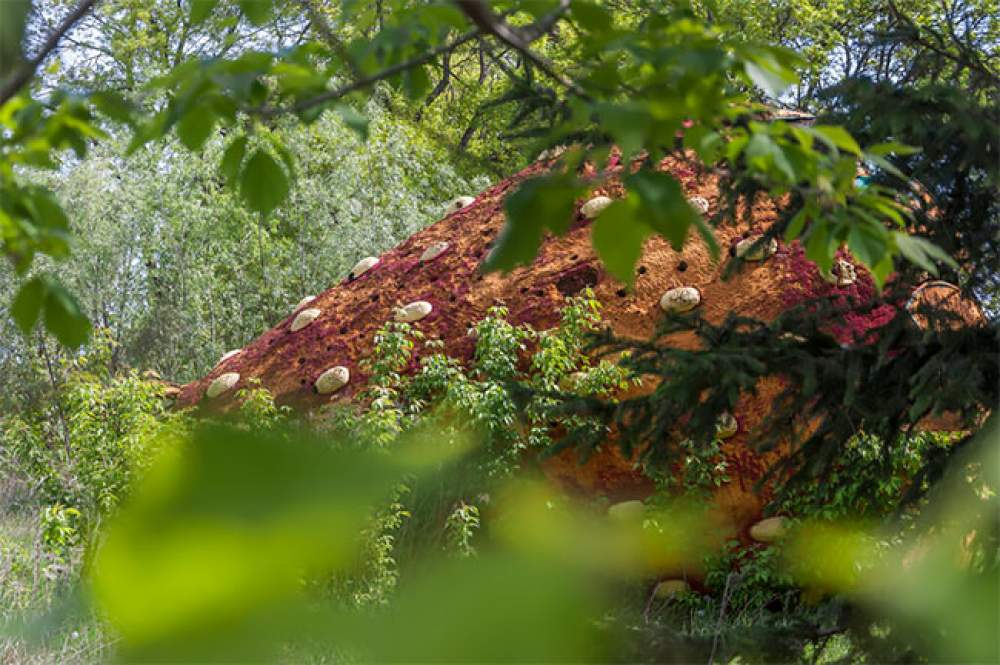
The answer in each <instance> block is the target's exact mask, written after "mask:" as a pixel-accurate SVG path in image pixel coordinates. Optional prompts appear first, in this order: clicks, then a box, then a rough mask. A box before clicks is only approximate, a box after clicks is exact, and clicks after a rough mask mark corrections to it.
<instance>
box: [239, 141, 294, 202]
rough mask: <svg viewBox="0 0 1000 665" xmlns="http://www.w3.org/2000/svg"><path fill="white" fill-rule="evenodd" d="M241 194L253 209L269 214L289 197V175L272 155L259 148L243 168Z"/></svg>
mask: <svg viewBox="0 0 1000 665" xmlns="http://www.w3.org/2000/svg"><path fill="white" fill-rule="evenodd" d="M240 194H241V195H242V196H243V199H244V200H245V201H246V202H247V205H249V206H250V208H251V209H252V210H256V211H257V212H260V213H261V214H263V215H268V214H270V212H271V211H272V210H274V209H275V208H277V207H278V206H279V205H281V203H282V202H283V201H284V200H285V199H286V198H287V197H288V177H287V176H286V175H285V172H284V171H283V170H282V168H281V166H279V165H278V163H277V162H276V161H274V158H273V157H272V156H271V155H269V154H268V153H267V152H265V151H263V150H257V151H256V152H254V154H253V155H252V156H251V157H250V160H249V161H247V164H246V166H245V167H244V169H243V175H242V177H241V178H240Z"/></svg>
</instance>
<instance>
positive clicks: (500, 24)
mask: <svg viewBox="0 0 1000 665" xmlns="http://www.w3.org/2000/svg"><path fill="white" fill-rule="evenodd" d="M455 4H457V5H458V7H459V8H460V9H461V10H462V11H463V12H465V15H466V16H468V17H469V20H471V21H472V22H473V23H474V24H475V25H477V26H479V29H480V30H482V31H483V32H485V33H488V34H491V35H493V36H494V37H496V38H497V39H499V40H500V41H502V42H503V43H505V44H507V45H508V46H510V47H512V48H514V49H516V50H517V51H519V52H520V53H521V54H522V55H523V56H524V57H525V58H526V59H527V60H528V61H529V62H531V64H533V65H534V66H535V67H537V68H538V69H540V70H541V71H542V72H544V73H545V75H547V76H548V77H549V78H551V79H553V80H555V81H557V82H558V83H559V84H560V85H562V86H563V87H564V88H566V89H567V90H569V91H570V92H572V93H573V94H574V95H576V96H577V97H581V98H583V99H590V95H588V94H587V92H586V91H585V90H584V89H583V88H581V87H580V86H579V85H578V84H577V83H576V82H575V81H573V80H571V79H569V78H567V77H566V76H565V75H563V74H562V73H560V72H558V71H556V68H555V66H554V65H553V64H552V63H551V62H549V61H548V60H547V59H546V58H544V57H542V56H540V55H539V54H537V53H535V52H534V51H532V50H531V42H532V41H534V40H536V39H538V38H539V37H541V36H542V35H544V34H545V33H546V32H548V31H549V30H550V29H551V28H552V26H553V25H555V23H556V21H557V20H558V19H559V17H560V16H562V14H563V13H565V11H566V10H567V9H568V8H569V0H560V2H559V6H558V7H557V8H556V9H555V10H553V11H552V12H551V13H549V14H548V15H546V16H545V17H543V18H541V19H539V20H538V21H537V22H536V23H533V24H532V25H529V26H528V27H526V28H522V29H518V28H514V27H513V26H511V25H510V24H509V23H507V22H506V21H504V20H503V18H502V17H500V16H498V15H497V14H496V13H494V12H493V10H492V9H491V8H490V6H489V5H488V4H487V3H486V2H484V1H483V0H455Z"/></svg>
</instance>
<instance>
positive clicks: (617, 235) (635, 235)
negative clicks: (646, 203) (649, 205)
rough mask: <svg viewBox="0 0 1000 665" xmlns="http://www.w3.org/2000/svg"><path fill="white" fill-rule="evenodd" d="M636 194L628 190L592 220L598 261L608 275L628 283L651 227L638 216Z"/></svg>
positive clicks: (633, 274) (632, 278)
mask: <svg viewBox="0 0 1000 665" xmlns="http://www.w3.org/2000/svg"><path fill="white" fill-rule="evenodd" d="M638 210H639V201H638V197H636V196H635V195H634V194H630V195H629V197H628V198H627V199H625V200H622V201H615V202H614V203H612V204H611V205H609V206H608V207H607V208H605V209H604V210H603V211H601V214H600V216H599V217H598V218H597V220H596V221H595V222H594V228H593V230H592V232H591V233H592V238H593V243H594V248H595V249H596V250H597V253H598V255H599V256H600V257H601V262H602V263H603V264H604V267H605V268H607V269H608V272H610V273H611V274H612V275H614V276H615V277H617V278H618V279H619V280H621V281H622V282H625V283H626V284H629V285H631V284H632V282H633V280H634V277H635V270H634V269H635V264H636V262H638V260H639V257H640V256H641V255H642V245H643V243H644V242H645V241H646V238H648V237H649V235H650V233H652V229H651V228H649V226H648V225H646V224H644V223H643V222H642V221H640V219H639V218H638V215H637V213H638Z"/></svg>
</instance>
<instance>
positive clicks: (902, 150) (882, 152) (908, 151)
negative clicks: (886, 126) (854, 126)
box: [865, 141, 921, 157]
mask: <svg viewBox="0 0 1000 665" xmlns="http://www.w3.org/2000/svg"><path fill="white" fill-rule="evenodd" d="M920 151H921V150H920V148H918V147H915V146H912V145H906V144H903V143H896V142H895V141H890V142H887V143H876V144H875V145H873V146H869V147H868V149H867V150H866V151H865V152H866V153H868V154H871V155H878V156H880V157H885V156H886V155H915V154H917V153H918V152H920Z"/></svg>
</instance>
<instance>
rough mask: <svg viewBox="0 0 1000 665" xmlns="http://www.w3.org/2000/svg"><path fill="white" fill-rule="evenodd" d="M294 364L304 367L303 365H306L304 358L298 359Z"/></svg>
mask: <svg viewBox="0 0 1000 665" xmlns="http://www.w3.org/2000/svg"><path fill="white" fill-rule="evenodd" d="M295 362H297V363H298V364H300V365H305V364H306V359H305V358H299V359H298V360H297V361H295Z"/></svg>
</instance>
